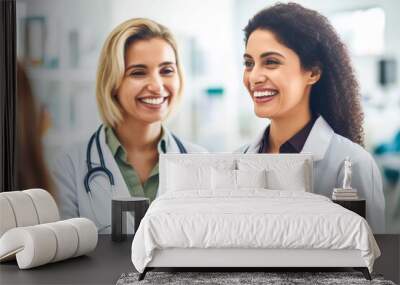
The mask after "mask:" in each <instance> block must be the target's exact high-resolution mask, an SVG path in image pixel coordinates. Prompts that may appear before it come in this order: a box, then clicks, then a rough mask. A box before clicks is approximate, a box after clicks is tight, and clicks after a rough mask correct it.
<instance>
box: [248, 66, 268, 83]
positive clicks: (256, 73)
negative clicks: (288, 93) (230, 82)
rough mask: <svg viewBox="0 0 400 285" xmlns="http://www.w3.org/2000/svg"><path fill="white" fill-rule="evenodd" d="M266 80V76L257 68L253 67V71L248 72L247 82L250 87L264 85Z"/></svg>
mask: <svg viewBox="0 0 400 285" xmlns="http://www.w3.org/2000/svg"><path fill="white" fill-rule="evenodd" d="M266 79H267V75H266V74H265V73H264V72H263V71H262V70H260V69H259V68H256V67H254V69H253V70H252V71H251V72H250V75H249V81H250V85H251V86H257V85H259V84H261V83H264V82H265V81H266Z"/></svg>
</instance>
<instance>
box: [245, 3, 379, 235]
mask: <svg viewBox="0 0 400 285" xmlns="http://www.w3.org/2000/svg"><path fill="white" fill-rule="evenodd" d="M244 32H245V44H246V52H245V54H244V65H245V68H244V75H243V82H244V85H245V86H246V88H247V90H248V91H249V93H250V96H251V98H252V100H253V103H254V111H255V113H256V115H257V116H258V117H261V118H268V119H270V120H271V123H270V125H269V126H268V127H267V128H266V129H265V130H264V131H263V132H262V134H260V136H259V137H257V138H256V140H255V141H254V142H253V143H251V144H249V145H245V146H243V148H241V149H240V151H241V152H243V153H301V152H311V153H312V154H313V158H314V192H315V193H317V194H322V195H325V196H331V195H332V191H333V189H334V188H335V187H341V186H342V182H343V177H344V173H343V162H344V160H345V159H346V157H349V158H350V159H351V162H352V173H353V176H352V187H353V188H355V189H357V190H358V194H359V196H361V198H365V199H366V201H367V203H366V205H367V206H366V210H367V220H368V222H369V224H370V225H371V227H372V229H373V231H374V232H379V233H382V232H384V226H385V220H384V209H385V200H384V196H383V191H382V179H381V176H380V173H379V170H378V168H377V166H376V164H375V162H374V160H373V158H372V157H371V155H370V154H369V153H368V152H367V151H365V150H364V149H363V147H362V145H363V128H362V123H363V112H362V110H361V104H360V96H359V92H358V84H357V81H356V79H355V76H354V72H353V69H352V67H351V64H350V59H349V56H348V54H347V51H346V48H345V46H344V44H343V43H342V42H341V40H340V39H339V37H338V35H337V34H336V32H335V31H334V29H333V27H332V26H331V24H330V23H329V22H328V20H327V19H326V18H325V17H324V16H322V15H321V14H319V13H317V12H316V11H313V10H309V9H306V8H303V7H302V6H300V5H298V4H294V3H289V4H276V5H274V6H272V7H270V8H267V9H264V10H262V11H260V12H259V13H257V14H256V15H255V16H254V17H253V18H252V19H250V21H249V23H248V24H247V26H246V27H245V29H244Z"/></svg>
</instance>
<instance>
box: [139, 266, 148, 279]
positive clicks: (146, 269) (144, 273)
mask: <svg viewBox="0 0 400 285" xmlns="http://www.w3.org/2000/svg"><path fill="white" fill-rule="evenodd" d="M147 271H149V270H148V268H147V267H146V268H145V269H144V271H143V272H142V273H140V274H139V278H138V281H142V280H143V279H144V277H146V273H147Z"/></svg>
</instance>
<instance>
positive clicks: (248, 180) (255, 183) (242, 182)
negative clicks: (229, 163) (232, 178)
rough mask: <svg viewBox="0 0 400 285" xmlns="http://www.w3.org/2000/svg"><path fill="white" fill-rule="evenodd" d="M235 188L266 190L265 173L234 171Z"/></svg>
mask: <svg viewBox="0 0 400 285" xmlns="http://www.w3.org/2000/svg"><path fill="white" fill-rule="evenodd" d="M236 181H237V188H238V189H240V188H267V186H268V184H267V171H266V170H265V169H263V170H241V169H239V170H236Z"/></svg>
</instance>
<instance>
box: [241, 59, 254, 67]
mask: <svg viewBox="0 0 400 285" xmlns="http://www.w3.org/2000/svg"><path fill="white" fill-rule="evenodd" d="M243 65H244V67H246V68H252V67H253V65H254V63H253V62H252V61H249V60H245V61H244V62H243Z"/></svg>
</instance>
